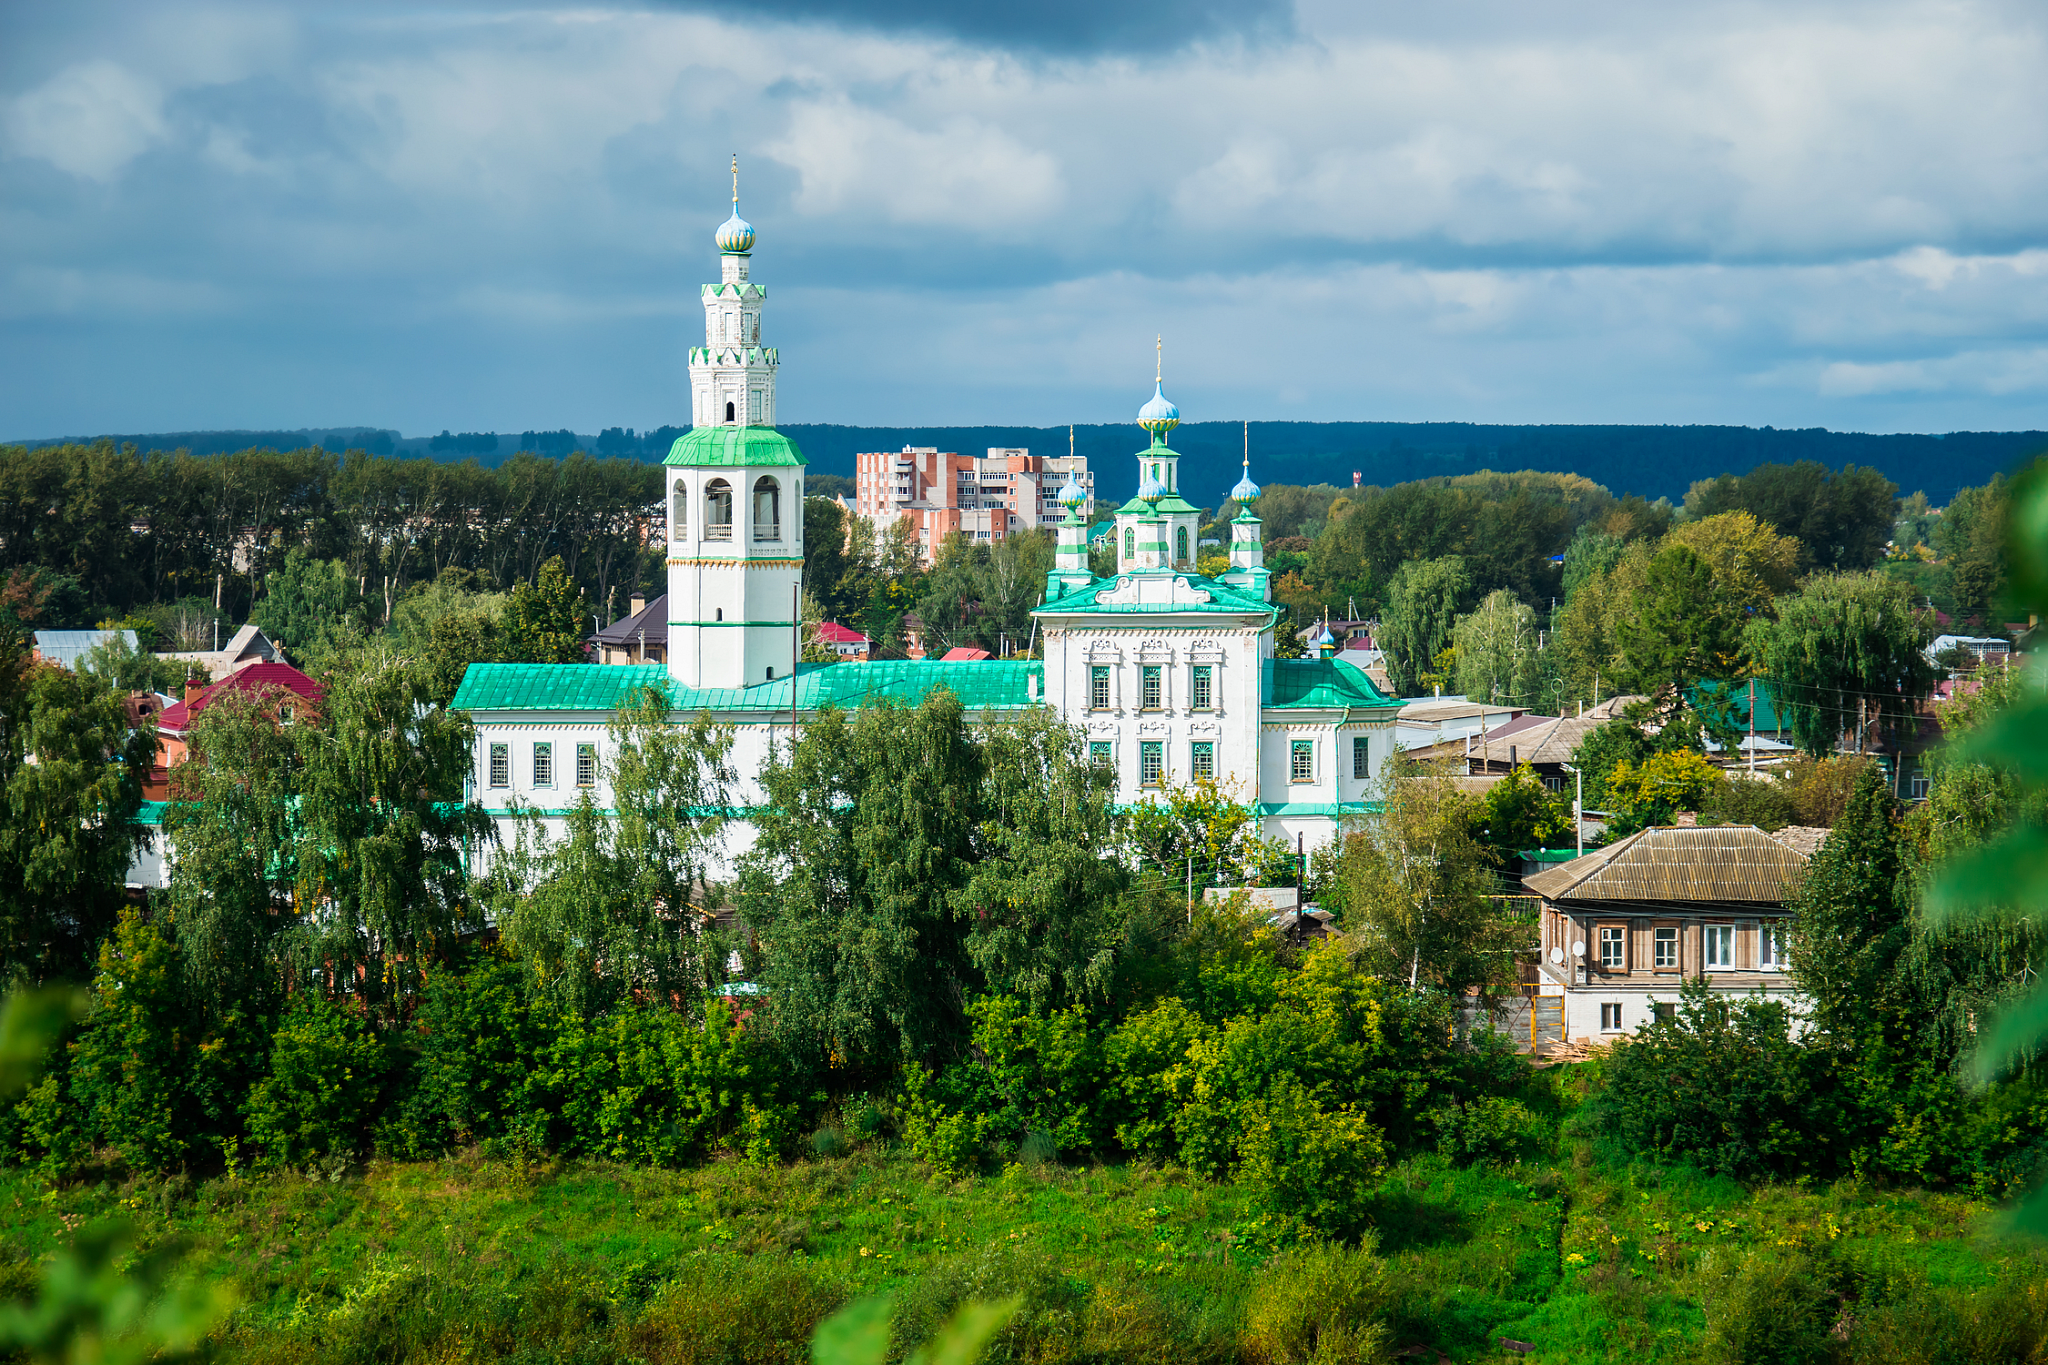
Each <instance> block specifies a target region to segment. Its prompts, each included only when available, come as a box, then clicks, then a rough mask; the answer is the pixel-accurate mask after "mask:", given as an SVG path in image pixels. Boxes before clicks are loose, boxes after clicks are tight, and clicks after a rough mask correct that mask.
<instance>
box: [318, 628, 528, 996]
mask: <svg viewBox="0 0 2048 1365" xmlns="http://www.w3.org/2000/svg"><path fill="white" fill-rule="evenodd" d="M283 728H284V729H285V731H286V733H287V734H288V735H289V736H290V737H291V739H292V740H293V741H294V743H293V749H294V760H295V762H294V764H293V768H294V771H293V774H292V779H291V782H292V785H293V786H294V787H295V795H296V797H297V800H296V803H295V808H294V810H293V812H292V824H293V826H294V832H295V834H296V842H297V850H296V857H295V859H294V863H295V868H296V872H297V877H296V881H295V886H294V896H293V899H294V908H295V909H296V911H297V918H296V923H295V926H294V932H293V936H292V938H293V947H294V949H295V952H296V955H297V957H298V959H299V963H300V968H301V970H302V971H303V972H304V973H305V974H306V978H307V979H315V978H316V977H318V976H319V975H321V974H324V973H334V974H335V977H336V978H338V981H337V984H340V985H343V987H344V989H348V990H352V991H353V992H356V993H359V994H360V995H361V997H362V999H363V1001H364V1003H365V1004H366V1005H367V1006H368V1008H369V1009H370V1011H371V1012H372V1014H373V1017H375V1018H377V1019H379V1020H381V1021H383V1022H386V1023H389V1022H394V1021H395V1020H396V1019H397V1018H398V1016H399V1014H400V1013H401V1011H402V1010H403V1008H404V1006H405V1002H406V1001H407V999H409V998H410V996H411V995H412V994H413V993H414V992H415V991H416V990H417V989H418V987H419V984H420V982H421V981H422V979H423V978H424V976H425V973H426V971H427V969H428V967H429V966H430V965H432V964H433V963H435V962H436V961H438V960H439V959H440V957H441V956H442V955H443V954H445V953H446V952H448V951H449V950H450V949H451V948H453V947H454V945H455V943H456V941H457V937H458V936H459V935H460V934H462V933H464V932H468V931H474V930H475V929H478V928H481V927H482V926H481V924H480V923H479V922H478V921H477V919H476V916H475V912H474V910H473V909H472V908H471V907H470V905H469V903H468V894H467V892H468V876H467V871H466V868H467V863H468V855H469V850H470V849H471V848H472V847H474V846H475V845H477V844H478V843H481V842H482V841H483V840H484V839H486V838H488V837H489V834H490V830H491V826H490V822H489V818H488V817H487V816H485V814H484V812H483V808H482V807H481V806H479V805H477V804H476V803H475V802H474V801H470V800H467V799H466V798H465V795H464V788H465V784H466V781H467V778H468V775H469V771H470V752H471V746H472V744H473V741H474V731H473V729H472V727H471V725H470V721H469V717H468V716H466V715H463V714H461V713H459V712H451V711H448V710H446V709H444V708H443V707H441V706H439V705H438V704H436V700H435V698H434V697H433V695H432V693H431V691H430V683H429V680H428V678H427V676H426V672H425V670H423V669H421V668H420V667H419V666H418V665H416V664H414V663H412V662H410V661H408V660H406V659H404V658H402V657H400V656H399V655H397V654H396V653H395V652H393V651H392V650H390V649H389V648H387V647H385V646H382V645H374V646H369V647H365V648H362V649H359V650H356V651H354V652H353V653H351V654H350V655H349V656H348V657H347V658H346V660H345V661H344V662H343V663H342V664H341V666H339V667H337V668H336V669H335V670H334V672H333V674H332V675H331V678H330V681H329V682H328V684H327V688H326V692H325V695H324V696H323V697H322V699H321V702H320V708H319V712H318V714H317V716H315V717H313V718H311V719H310V720H308V719H305V718H300V717H292V718H290V719H289V720H288V721H287V722H286V724H285V725H284V727H283Z"/></svg>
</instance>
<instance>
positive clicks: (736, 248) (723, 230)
mask: <svg viewBox="0 0 2048 1365" xmlns="http://www.w3.org/2000/svg"><path fill="white" fill-rule="evenodd" d="M718 249H719V250H720V251H723V252H725V253H727V254H728V255H738V256H744V255H745V254H746V253H747V252H749V251H752V250H753V249H754V225H753V224H752V223H750V222H748V221H747V220H746V219H744V218H742V217H740V210H739V205H737V204H735V205H733V210H732V217H730V218H728V219H726V220H725V221H724V222H723V223H720V224H719V225H718Z"/></svg>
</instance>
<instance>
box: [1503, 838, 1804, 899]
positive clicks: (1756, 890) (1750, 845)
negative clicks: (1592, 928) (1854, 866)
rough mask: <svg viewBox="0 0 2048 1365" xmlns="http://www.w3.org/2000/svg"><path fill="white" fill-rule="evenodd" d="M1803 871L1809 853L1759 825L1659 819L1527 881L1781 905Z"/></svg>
mask: <svg viewBox="0 0 2048 1365" xmlns="http://www.w3.org/2000/svg"><path fill="white" fill-rule="evenodd" d="M1805 875H1806V859H1805V858H1803V857H1801V856H1800V855H1799V854H1798V853H1797V852H1795V851H1793V850H1792V849H1790V848H1787V847H1786V846H1785V845H1784V844H1782V843H1780V842H1778V841H1777V840H1775V839H1773V838H1771V836H1770V835H1768V834H1765V833H1764V832H1763V831H1762V830H1760V829H1758V828H1756V827H1755V826H1754V825H1717V826H1713V827H1711V828H1707V829H1679V828H1666V827H1662V826H1660V827H1658V828H1656V829H1646V830H1643V831H1642V832H1641V833H1638V834H1631V835H1630V836H1629V837H1628V838H1626V839H1623V840H1622V841H1621V842H1620V843H1618V844H1615V845H1613V846H1612V847H1610V848H1603V849H1601V850H1599V851H1598V852H1596V853H1588V854H1587V855H1586V856H1585V857H1583V858H1574V859H1573V860H1572V861H1570V862H1568V863H1565V864H1563V865H1562V866H1559V867H1553V868H1550V869H1548V870H1547V871H1543V872H1539V873H1537V874H1536V875H1534V876H1531V877H1524V878H1523V879H1522V885H1523V886H1524V887H1526V888H1528V889H1529V890H1530V891H1533V892H1535V893H1536V894H1537V895H1539V896H1543V897H1545V898H1546V899H1549V900H1554V901H1682V902H1691V903H1711V904H1728V903H1734V904H1742V905H1782V904H1784V903H1785V901H1786V900H1787V898H1789V897H1790V896H1791V895H1792V893H1793V892H1794V891H1796V890H1797V889H1798V887H1799V883H1800V880H1801V879H1802V878H1804V877H1805Z"/></svg>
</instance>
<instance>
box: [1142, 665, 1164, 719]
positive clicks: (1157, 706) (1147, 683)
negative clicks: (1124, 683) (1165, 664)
mask: <svg viewBox="0 0 2048 1365" xmlns="http://www.w3.org/2000/svg"><path fill="white" fill-rule="evenodd" d="M1138 676H1139V688H1140V691H1139V702H1138V705H1139V707H1140V709H1142V710H1146V711H1158V710H1162V709H1164V708H1165V706H1166V680H1165V677H1164V673H1163V670H1162V669H1161V668H1160V666H1159V665H1158V664H1146V665H1144V666H1143V667H1142V668H1141V669H1140V670H1139V675H1138Z"/></svg>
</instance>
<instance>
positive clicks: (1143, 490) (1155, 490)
mask: <svg viewBox="0 0 2048 1365" xmlns="http://www.w3.org/2000/svg"><path fill="white" fill-rule="evenodd" d="M1165 496H1166V485H1165V484H1163V483H1161V482H1159V480H1158V479H1156V478H1154V477H1153V476H1152V471H1151V469H1150V468H1149V467H1148V468H1147V469H1146V470H1145V476H1144V477H1143V478H1141V479H1139V480H1138V498H1139V500H1140V501H1142V502H1146V503H1156V502H1158V501H1159V500H1160V499H1161V498H1163V497H1165Z"/></svg>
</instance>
